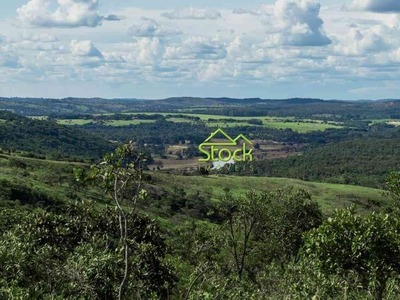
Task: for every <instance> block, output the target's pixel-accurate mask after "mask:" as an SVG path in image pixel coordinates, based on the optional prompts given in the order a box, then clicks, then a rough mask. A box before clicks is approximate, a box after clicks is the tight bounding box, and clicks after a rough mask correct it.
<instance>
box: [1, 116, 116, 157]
mask: <svg viewBox="0 0 400 300" xmlns="http://www.w3.org/2000/svg"><path fill="white" fill-rule="evenodd" d="M0 119H3V120H5V122H3V123H0V148H3V149H8V150H14V151H16V150H18V151H23V152H27V153H31V156H33V157H35V156H37V155H42V157H44V156H47V157H48V158H50V159H60V160H61V159H67V158H73V159H81V160H84V159H88V160H89V159H97V158H99V157H101V155H103V154H104V153H105V152H108V151H111V150H112V149H113V146H112V144H111V143H109V142H108V141H105V140H103V139H102V138H100V137H97V136H95V135H92V134H88V133H85V132H82V131H80V130H77V129H75V128H71V127H67V126H62V125H58V124H56V123H55V122H50V121H42V120H32V119H29V118H25V117H20V116H17V115H15V114H12V113H9V112H6V111H0Z"/></svg>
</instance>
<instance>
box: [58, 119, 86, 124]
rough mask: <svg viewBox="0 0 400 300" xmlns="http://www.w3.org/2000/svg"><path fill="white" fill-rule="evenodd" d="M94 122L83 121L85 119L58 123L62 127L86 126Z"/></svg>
mask: <svg viewBox="0 0 400 300" xmlns="http://www.w3.org/2000/svg"><path fill="white" fill-rule="evenodd" d="M92 122H93V120H83V119H68V120H57V123H58V124H61V125H85V124H89V123H92Z"/></svg>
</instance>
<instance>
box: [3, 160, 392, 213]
mask: <svg viewBox="0 0 400 300" xmlns="http://www.w3.org/2000/svg"><path fill="white" fill-rule="evenodd" d="M21 162H22V163H23V164H22V163H21ZM79 165H80V164H71V163H68V162H57V161H47V160H38V159H33V158H21V157H11V156H6V155H0V180H1V179H6V180H9V181H12V182H14V183H17V184H21V185H24V186H29V187H30V188H32V189H33V190H36V191H38V192H43V193H45V194H47V195H50V196H52V197H54V198H56V199H60V200H62V199H66V198H68V197H69V196H70V195H69V194H71V193H75V192H76V193H77V195H78V196H80V197H82V199H104V198H102V197H101V196H100V193H99V191H98V190H96V189H91V188H90V189H78V190H77V191H74V189H73V188H72V186H70V184H71V183H72V182H73V181H74V180H73V175H72V169H73V168H74V167H77V166H79ZM82 166H83V165H82ZM150 174H151V176H152V177H153V179H154V180H153V181H154V184H155V185H156V186H159V187H162V188H164V189H166V190H170V189H172V187H178V188H183V189H184V190H185V192H186V193H187V194H191V193H196V192H199V193H200V194H203V195H206V196H208V197H210V198H212V199H214V200H218V199H220V198H221V197H222V196H223V195H224V189H227V188H228V189H229V190H230V191H231V192H232V193H233V194H234V195H236V196H239V195H244V194H245V193H246V192H247V191H249V190H256V191H259V192H263V191H271V190H275V189H282V188H294V189H299V188H303V189H305V190H307V191H308V192H310V194H311V195H312V197H313V198H314V199H315V200H317V201H318V202H319V204H320V206H321V208H322V209H323V210H324V211H325V212H326V213H330V212H332V211H333V210H334V209H336V208H344V207H348V206H350V205H352V204H356V205H357V209H358V211H359V212H360V213H365V212H366V211H368V210H369V209H370V208H371V207H370V206H369V202H370V200H373V201H377V202H382V201H384V200H385V198H384V197H383V196H382V195H381V191H380V190H377V189H372V188H366V187H359V186H351V185H340V184H329V183H316V182H306V181H301V180H296V179H288V178H272V177H240V176H227V175H211V176H206V177H204V176H181V175H172V174H169V173H163V172H150Z"/></svg>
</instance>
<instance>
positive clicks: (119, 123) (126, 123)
mask: <svg viewBox="0 0 400 300" xmlns="http://www.w3.org/2000/svg"><path fill="white" fill-rule="evenodd" d="M154 122H155V120H113V121H106V122H104V125H110V126H129V125H139V124H140V123H154Z"/></svg>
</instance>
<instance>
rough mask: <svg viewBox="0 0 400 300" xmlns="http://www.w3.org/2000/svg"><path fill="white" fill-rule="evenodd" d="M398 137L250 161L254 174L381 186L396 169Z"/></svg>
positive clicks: (399, 147)
mask: <svg viewBox="0 0 400 300" xmlns="http://www.w3.org/2000/svg"><path fill="white" fill-rule="evenodd" d="M399 156H400V139H398V138H396V139H383V138H379V139H378V138H363V139H352V140H347V141H343V142H340V143H334V144H330V145H327V146H322V147H311V148H308V149H306V151H305V152H304V153H303V155H301V156H297V157H291V158H285V159H278V160H269V161H260V162H254V169H255V173H256V174H258V175H267V176H276V177H291V178H298V179H302V180H307V181H322V182H331V183H343V184H353V185H362V186H368V187H375V188H381V187H383V185H384V182H385V177H386V176H387V174H388V173H390V172H391V171H392V170H396V169H400V161H399V159H398V157H399Z"/></svg>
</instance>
